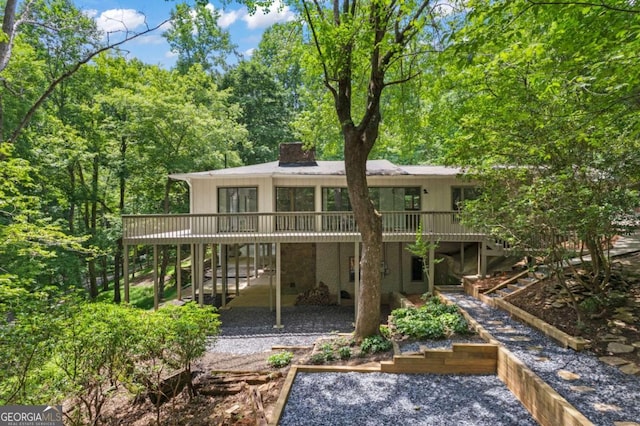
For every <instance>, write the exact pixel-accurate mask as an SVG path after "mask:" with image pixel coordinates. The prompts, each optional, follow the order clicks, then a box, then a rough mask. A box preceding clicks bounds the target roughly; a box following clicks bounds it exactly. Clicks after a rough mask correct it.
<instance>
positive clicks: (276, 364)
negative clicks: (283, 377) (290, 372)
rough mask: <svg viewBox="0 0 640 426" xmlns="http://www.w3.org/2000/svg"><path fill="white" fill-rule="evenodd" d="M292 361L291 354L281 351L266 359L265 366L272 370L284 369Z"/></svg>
mask: <svg viewBox="0 0 640 426" xmlns="http://www.w3.org/2000/svg"><path fill="white" fill-rule="evenodd" d="M292 360H293V352H289V351H281V352H278V353H276V354H273V355H269V357H268V358H267V364H269V366H271V367H272V368H282V367H286V366H287V365H289V364H290V363H291V361H292Z"/></svg>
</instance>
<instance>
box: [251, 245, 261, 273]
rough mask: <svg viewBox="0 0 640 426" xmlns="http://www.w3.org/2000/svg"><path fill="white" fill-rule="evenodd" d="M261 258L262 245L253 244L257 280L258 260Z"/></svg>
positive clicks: (254, 270) (254, 268)
mask: <svg viewBox="0 0 640 426" xmlns="http://www.w3.org/2000/svg"><path fill="white" fill-rule="evenodd" d="M259 257H260V245H259V244H258V243H254V244H253V273H254V274H255V277H256V279H257V278H258V265H259V263H258V258H259Z"/></svg>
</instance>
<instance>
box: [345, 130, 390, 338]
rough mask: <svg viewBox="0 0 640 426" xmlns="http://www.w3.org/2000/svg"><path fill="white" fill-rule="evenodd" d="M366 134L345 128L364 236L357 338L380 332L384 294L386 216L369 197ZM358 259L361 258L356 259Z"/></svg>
mask: <svg viewBox="0 0 640 426" xmlns="http://www.w3.org/2000/svg"><path fill="white" fill-rule="evenodd" d="M364 137H365V136H364V134H362V133H360V132H357V131H345V132H344V138H345V171H346V175H347V187H348V190H349V198H350V200H351V205H352V207H353V214H354V217H355V220H356V223H357V224H358V228H359V230H360V235H361V237H362V257H361V259H360V271H361V277H362V282H361V283H360V293H359V295H358V297H359V300H358V317H357V318H356V330H355V338H356V340H357V341H361V340H362V339H363V338H365V337H367V336H372V335H376V334H379V332H380V293H381V287H382V277H381V275H380V264H381V262H382V218H381V216H380V214H379V213H378V212H377V211H376V209H375V208H374V206H373V203H372V202H371V199H370V198H369V186H368V184H367V175H366V168H367V157H368V152H369V151H368V150H366V149H362V146H363V138H364ZM356 261H357V259H356Z"/></svg>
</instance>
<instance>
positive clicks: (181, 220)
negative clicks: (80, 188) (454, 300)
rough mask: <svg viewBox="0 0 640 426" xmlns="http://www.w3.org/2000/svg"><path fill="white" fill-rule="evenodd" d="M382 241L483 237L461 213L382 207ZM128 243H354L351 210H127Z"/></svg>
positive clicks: (124, 221)
mask: <svg viewBox="0 0 640 426" xmlns="http://www.w3.org/2000/svg"><path fill="white" fill-rule="evenodd" d="M382 224H383V234H382V235H383V241H386V242H411V241H415V238H416V232H418V230H419V229H421V231H422V234H423V235H424V237H425V238H428V239H433V240H434V241H443V242H444V241H451V242H454V241H455V242H465V241H482V240H484V239H485V235H484V234H481V233H479V232H476V231H473V230H470V229H468V228H466V227H465V226H463V225H462V224H461V223H460V218H459V215H458V213H457V212H453V211H448V212H416V211H409V212H407V211H403V212H383V213H382ZM122 228H123V231H122V232H123V242H124V244H204V243H218V244H247V243H277V242H284V243H291V242H356V241H360V232H359V230H358V226H357V224H356V221H355V218H354V215H353V213H352V212H330V213H328V212H302V213H301V212H297V213H232V214H230V213H218V214H170V215H124V216H123V217H122Z"/></svg>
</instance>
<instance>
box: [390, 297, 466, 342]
mask: <svg viewBox="0 0 640 426" xmlns="http://www.w3.org/2000/svg"><path fill="white" fill-rule="evenodd" d="M391 315H392V323H393V325H394V326H395V329H396V330H397V332H398V333H400V334H403V335H405V336H409V337H412V338H415V339H425V338H426V339H442V338H444V337H449V336H451V335H452V334H466V333H468V332H469V326H468V324H467V321H466V320H465V319H464V317H463V316H462V314H460V311H459V310H458V308H457V307H456V306H455V305H447V304H445V303H442V301H441V300H440V299H439V298H437V297H432V298H430V299H428V300H427V301H426V303H425V304H424V305H422V306H420V307H419V308H414V307H410V308H401V309H395V310H394V311H393V312H391Z"/></svg>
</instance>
